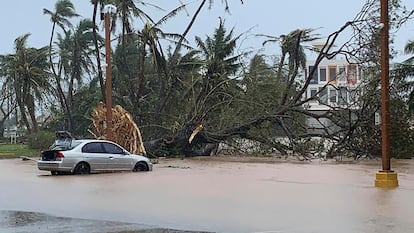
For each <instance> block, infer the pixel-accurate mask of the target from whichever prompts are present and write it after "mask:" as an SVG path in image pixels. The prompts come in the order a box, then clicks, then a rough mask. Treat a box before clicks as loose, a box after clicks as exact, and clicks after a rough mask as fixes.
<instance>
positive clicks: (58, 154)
mask: <svg viewBox="0 0 414 233" xmlns="http://www.w3.org/2000/svg"><path fill="white" fill-rule="evenodd" d="M64 157H65V156H64V155H63V152H62V151H58V152H56V158H64Z"/></svg>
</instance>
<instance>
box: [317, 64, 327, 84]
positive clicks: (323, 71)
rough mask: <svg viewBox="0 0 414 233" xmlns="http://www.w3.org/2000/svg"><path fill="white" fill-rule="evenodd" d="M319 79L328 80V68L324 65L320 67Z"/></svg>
mask: <svg viewBox="0 0 414 233" xmlns="http://www.w3.org/2000/svg"><path fill="white" fill-rule="evenodd" d="M319 80H320V81H321V82H326V68H325V67H322V68H320V69H319Z"/></svg>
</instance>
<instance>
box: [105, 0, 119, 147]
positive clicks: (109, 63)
mask: <svg viewBox="0 0 414 233" xmlns="http://www.w3.org/2000/svg"><path fill="white" fill-rule="evenodd" d="M103 11H104V14H105V53H106V56H105V61H106V81H105V92H106V93H105V96H106V100H105V102H106V139H107V140H112V138H113V136H112V133H113V132H112V60H111V13H115V12H116V7H115V6H114V5H105V7H104V9H103Z"/></svg>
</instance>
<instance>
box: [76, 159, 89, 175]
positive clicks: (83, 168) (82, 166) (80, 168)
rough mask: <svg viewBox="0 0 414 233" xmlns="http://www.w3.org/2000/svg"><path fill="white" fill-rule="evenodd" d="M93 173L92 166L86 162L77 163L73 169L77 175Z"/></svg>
mask: <svg viewBox="0 0 414 233" xmlns="http://www.w3.org/2000/svg"><path fill="white" fill-rule="evenodd" d="M90 173H91V167H90V166H89V164H87V163H86V162H80V163H78V164H77V165H76V167H75V169H74V170H73V174H76V175H85V174H90Z"/></svg>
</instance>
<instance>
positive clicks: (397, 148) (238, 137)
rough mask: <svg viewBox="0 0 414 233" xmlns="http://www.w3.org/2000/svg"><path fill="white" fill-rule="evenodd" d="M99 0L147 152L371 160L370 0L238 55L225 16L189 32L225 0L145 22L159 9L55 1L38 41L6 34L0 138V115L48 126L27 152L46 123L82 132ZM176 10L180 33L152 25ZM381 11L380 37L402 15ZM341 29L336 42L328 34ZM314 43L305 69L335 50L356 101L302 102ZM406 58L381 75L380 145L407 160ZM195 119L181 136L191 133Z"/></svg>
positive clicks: (375, 66) (121, 93)
mask: <svg viewBox="0 0 414 233" xmlns="http://www.w3.org/2000/svg"><path fill="white" fill-rule="evenodd" d="M108 3H111V4H114V5H116V6H117V8H118V11H117V12H116V14H114V15H113V17H112V22H113V25H112V27H111V28H112V30H113V32H112V33H113V34H114V35H115V36H116V40H115V42H114V43H115V46H114V47H113V48H112V49H113V51H112V58H113V64H112V65H113V67H112V70H113V73H112V77H113V104H114V105H121V106H122V107H123V108H124V109H126V110H127V111H128V112H129V113H130V114H131V115H132V116H133V118H134V120H135V122H136V123H137V125H138V126H139V127H140V129H141V130H142V136H143V140H144V144H145V147H146V150H147V153H148V154H149V155H150V156H154V157H157V156H194V155H210V154H213V153H216V152H217V151H220V150H221V149H220V148H219V145H225V150H226V151H227V152H228V153H231V154H254V155H262V156H264V155H265V156H290V155H294V156H298V157H300V158H304V159H307V158H310V157H315V156H316V157H320V156H323V157H324V158H330V157H335V156H350V157H354V158H359V157H361V156H367V157H370V158H372V157H378V156H380V153H379V151H380V135H381V134H380V128H379V127H378V126H376V125H375V122H374V121H375V114H376V113H378V112H379V111H380V91H379V89H378V86H379V70H380V69H379V63H380V61H379V30H378V28H377V26H376V25H379V12H380V11H379V1H376V0H367V1H366V2H365V4H364V5H363V6H362V8H361V11H360V13H358V14H357V15H356V16H355V18H354V20H353V21H350V22H344V24H343V26H342V27H340V28H338V30H337V31H335V32H332V33H331V34H330V35H324V36H323V37H322V36H321V35H318V33H317V30H314V29H311V28H301V29H292V31H291V32H286V34H285V35H267V36H263V35H262V36H260V37H258V38H257V39H262V40H263V44H264V45H265V44H267V46H271V45H272V46H274V49H275V50H274V51H280V52H275V54H274V55H272V56H266V55H264V54H261V53H260V50H261V48H256V51H241V52H240V51H238V49H237V48H238V46H239V44H240V43H241V36H242V35H237V34H235V32H234V28H231V27H229V26H228V25H226V24H225V20H224V19H222V20H220V21H219V22H218V24H217V27H216V29H215V30H214V31H213V32H206V33H207V34H208V35H206V36H204V35H198V36H196V37H195V38H188V33H189V31H191V29H192V28H193V27H195V26H196V25H197V20H196V19H197V18H198V16H199V14H200V12H202V11H207V10H209V8H210V5H211V4H223V7H224V8H225V9H226V10H229V9H231V6H232V5H231V4H243V1H233V2H231V4H230V3H229V2H228V1H227V0H225V1H217V2H214V1H207V0H202V1H198V2H197V4H199V5H198V7H197V9H196V10H195V11H194V12H188V10H187V5H177V8H175V9H173V10H172V11H170V12H167V13H166V14H165V15H164V17H161V18H159V19H154V18H152V17H151V12H154V11H156V10H159V9H158V8H157V7H153V6H152V5H150V4H149V5H148V4H144V3H142V2H140V1H121V0H113V1H102V0H92V1H91V9H90V10H91V15H92V19H87V18H80V16H79V15H78V14H77V13H76V9H75V5H73V3H72V2H71V1H70V0H58V1H56V4H55V7H54V9H44V12H43V13H44V15H45V17H49V18H50V21H51V25H50V28H51V33H50V40H49V41H48V43H47V44H45V45H44V46H42V47H40V48H33V47H29V46H28V45H27V41H28V40H29V38H30V32H27V33H26V34H23V35H22V36H20V37H18V38H16V40H15V47H14V48H15V50H14V52H13V53H11V54H3V55H0V68H1V69H0V85H1V92H0V95H1V98H0V110H1V113H2V114H0V137H1V136H2V135H3V129H4V128H5V127H4V126H6V125H10V122H19V127H20V128H24V129H25V132H23V134H24V135H26V136H27V137H28V138H30V137H32V138H33V137H34V138H36V136H33V135H38V134H39V132H45V131H46V132H47V131H48V132H49V133H44V135H43V136H41V137H42V139H41V140H40V141H38V142H35V143H32V144H31V143H28V145H29V146H31V147H32V148H35V147H37V146H38V147H39V146H40V148H38V149H42V147H45V146H46V145H49V143H50V141H49V140H50V139H49V138H48V137H49V136H50V135H53V131H54V130H67V131H70V132H72V133H73V134H74V135H76V136H77V137H89V138H90V137H91V136H92V135H91V134H90V130H91V128H90V127H91V121H90V114H91V110H92V109H93V108H94V107H96V106H97V105H98V103H100V102H105V91H104V90H105V79H104V75H103V73H102V70H104V69H103V64H101V61H102V60H103V57H102V56H103V54H104V46H103V42H104V39H103V38H102V37H101V36H100V33H98V31H100V27H99V26H98V25H99V24H100V19H99V17H98V16H99V12H100V10H101V9H102V8H103V6H104V5H105V4H108ZM193 4H195V3H193ZM184 12H187V14H190V15H191V16H190V19H189V21H188V24H187V26H186V27H185V28H182V30H181V31H180V32H167V31H164V30H163V27H162V26H163V25H165V24H168V23H170V19H172V18H175V17H180V14H183V13H184ZM390 12H391V15H392V17H390V18H391V19H392V20H391V28H392V30H391V32H395V31H396V30H398V28H399V27H401V26H403V25H404V22H406V21H407V20H409V19H410V17H411V16H412V15H413V11H412V10H409V9H406V8H405V7H404V6H403V5H402V4H401V1H399V0H395V1H391V6H390ZM40 13H41V12H39V14H40ZM186 19H187V18H186ZM317 26H319V25H315V27H317ZM348 34H350V36H349V38H348V39H347V40H346V41H345V42H341V44H338V43H339V40H338V38H340V37H343V35H348ZM321 38H324V39H321ZM413 38H414V34H413ZM321 40H322V41H324V46H323V47H322V49H321V51H319V53H318V56H317V58H316V61H315V64H314V67H317V66H318V64H319V63H320V62H321V61H322V60H324V59H329V58H333V57H335V56H343V57H345V58H346V59H348V60H349V61H352V62H353V63H356V64H358V65H359V67H361V69H363V70H364V75H363V76H364V77H363V78H364V83H363V85H361V87H360V88H359V89H358V90H357V91H358V92H359V93H361V98H360V99H359V102H358V104H357V106H350V105H348V106H342V107H337V108H336V109H332V110H330V111H327V112H326V113H324V114H322V115H316V114H314V113H312V112H311V111H309V110H308V109H307V108H306V104H307V103H309V102H310V101H322V100H321V99H320V98H319V97H318V96H317V95H315V96H306V97H305V95H304V93H305V91H306V89H307V87H308V86H309V83H310V81H311V79H312V76H313V73H314V72H317V70H316V69H315V70H312V71H311V72H308V73H307V74H306V77H305V79H304V80H302V81H298V79H297V78H298V76H299V75H301V74H303V73H304V72H305V68H306V67H305V64H306V52H307V51H306V50H307V49H308V48H309V45H310V44H311V43H312V42H314V41H321ZM272 42H273V43H272ZM413 45H414V42H413V41H409V42H408V43H407V49H406V52H407V53H408V54H413V51H414V49H413V48H414V46H413ZM392 55H393V54H392ZM413 63H414V58H411V59H408V60H407V61H405V62H404V63H402V64H397V65H395V67H394V69H393V70H392V72H391V77H390V78H391V80H390V83H391V87H390V95H391V112H392V115H391V122H392V125H391V150H392V156H393V157H396V158H411V156H412V155H413V152H412V151H414V129H413V122H412V119H413V112H414V111H413V106H414V91H413V89H414V84H413V82H412V78H411V77H412V74H413V68H412V67H414V66H413ZM328 86H329V85H326V86H325V87H324V88H328ZM322 91H323V89H321V90H319V92H322ZM39 112H41V113H42V115H41V116H39V115H38V113H39ZM309 118H313V119H315V120H316V121H321V120H322V119H328V120H329V122H331V123H332V125H329V126H326V128H325V130H324V132H321V133H309V130H308V126H307V124H306V122H307V119H309ZM201 126H202V130H201V131H200V132H199V133H198V134H197V135H195V137H194V140H192V141H191V143H190V142H189V140H188V139H189V138H190V135H191V134H192V132H194V130H195V129H197V128H198V127H201ZM31 135H32V136H31ZM48 135H49V136H48ZM315 138H317V140H316V139H315ZM281 139H283V140H281ZM326 142H329V143H326ZM4 146H6V145H4ZM246 146H247V147H248V148H246ZM1 147H3V145H1V146H0V148H1ZM6 147H8V145H7V146H6ZM6 147H5V148H6ZM10 147H13V146H10ZM15 147H16V146H15ZM24 147H26V146H24ZM221 151H223V150H221ZM320 152H324V153H320ZM0 153H1V152H0ZM11 153H13V152H11ZM19 153H20V152H19ZM24 153H29V151H28V152H24ZM30 153H31V152H30Z"/></svg>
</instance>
